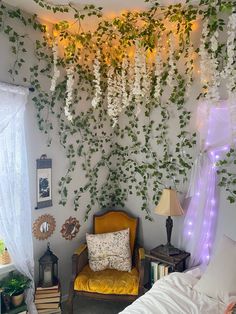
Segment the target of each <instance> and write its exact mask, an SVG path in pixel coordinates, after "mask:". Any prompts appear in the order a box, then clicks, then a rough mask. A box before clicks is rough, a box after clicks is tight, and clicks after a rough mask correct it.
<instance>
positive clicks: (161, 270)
mask: <svg viewBox="0 0 236 314" xmlns="http://www.w3.org/2000/svg"><path fill="white" fill-rule="evenodd" d="M171 272H173V266H170V265H168V264H165V263H162V262H151V285H153V284H154V282H156V281H157V280H158V279H161V278H162V277H164V276H167V275H168V274H169V273H171Z"/></svg>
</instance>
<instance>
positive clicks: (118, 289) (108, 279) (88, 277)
mask: <svg viewBox="0 0 236 314" xmlns="http://www.w3.org/2000/svg"><path fill="white" fill-rule="evenodd" d="M138 288H139V279H138V271H137V269H136V268H132V270H131V272H123V271H122V272H121V271H118V270H114V269H106V270H103V271H99V272H94V271H92V270H91V269H90V267H89V265H86V266H85V267H84V268H83V269H82V271H81V272H80V273H79V275H78V276H77V278H76V280H75V283H74V289H75V290H77V291H86V292H94V293H95V292H96V293H103V294H122V295H138Z"/></svg>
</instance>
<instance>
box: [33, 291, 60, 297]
mask: <svg viewBox="0 0 236 314" xmlns="http://www.w3.org/2000/svg"><path fill="white" fill-rule="evenodd" d="M60 295H61V294H60V292H59V291H52V292H47V293H44V291H42V292H38V291H36V293H35V298H36V299H43V298H55V297H60Z"/></svg>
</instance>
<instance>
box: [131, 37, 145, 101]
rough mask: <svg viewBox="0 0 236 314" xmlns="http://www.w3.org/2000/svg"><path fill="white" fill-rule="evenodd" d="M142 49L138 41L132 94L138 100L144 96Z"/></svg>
mask: <svg viewBox="0 0 236 314" xmlns="http://www.w3.org/2000/svg"><path fill="white" fill-rule="evenodd" d="M141 50H142V49H141V47H140V46H139V44H138V41H136V43H135V56H134V86H133V90H132V93H133V95H134V96H135V98H136V99H137V98H138V97H140V96H143V94H142V87H141V80H142V75H141V73H142V66H143V60H142V51H141Z"/></svg>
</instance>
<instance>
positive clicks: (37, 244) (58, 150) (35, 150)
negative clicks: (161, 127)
mask: <svg viewBox="0 0 236 314" xmlns="http://www.w3.org/2000/svg"><path fill="white" fill-rule="evenodd" d="M21 28H22V27H21V25H17V29H18V31H20V30H21ZM22 32H25V31H23V30H22ZM27 32H28V33H29V34H30V36H33V37H35V32H32V31H31V30H28V31H27ZM26 48H27V54H26V60H27V65H28V66H30V65H31V64H33V63H34V56H33V47H32V43H31V42H30V41H29V42H28V46H27V47H26ZM0 56H1V57H0V81H1V80H2V81H8V82H10V78H9V75H8V69H9V66H10V64H11V63H12V62H13V61H14V57H13V56H12V54H11V53H10V45H9V43H8V41H7V39H6V37H5V36H3V35H2V34H0ZM26 72H27V70H26ZM26 75H27V73H26ZM22 76H24V75H22ZM16 83H19V84H22V82H20V81H19V82H16ZM45 84H48V82H45ZM190 105H191V106H192V108H193V109H194V108H195V107H196V101H195V100H194V97H193V98H192V99H190ZM35 115H36V113H35V110H34V106H33V104H32V102H31V101H30V100H29V102H28V104H27V109H26V117H25V119H26V120H25V121H26V132H27V134H26V137H27V149H28V160H29V173H30V193H31V203H32V222H33V221H34V220H35V219H36V218H37V217H39V216H40V215H42V214H46V213H48V214H52V215H53V216H54V217H55V218H56V224H57V225H56V230H55V232H54V234H53V235H52V237H50V238H49V239H48V240H45V241H38V240H36V239H34V256H35V273H36V278H37V274H38V259H39V257H40V256H41V255H42V254H43V253H44V251H45V250H46V247H47V242H48V241H50V244H51V249H52V251H53V252H54V253H55V254H56V255H57V256H58V257H59V270H60V272H59V277H60V279H61V283H62V287H63V294H64V295H65V294H67V291H68V286H69V278H70V274H71V255H72V253H73V251H74V249H75V248H76V247H77V246H78V245H79V244H80V243H82V242H83V241H84V239H85V233H86V232H87V231H91V223H92V214H91V215H90V218H89V221H88V222H86V223H84V222H83V217H84V211H83V210H81V211H78V212H75V211H74V210H73V205H72V203H70V202H72V200H70V201H69V202H68V204H67V205H66V206H65V207H62V206H59V205H58V200H59V194H58V193H57V189H58V186H57V184H58V181H59V179H60V177H61V176H63V175H64V173H65V171H66V162H67V159H66V157H65V151H64V149H63V148H62V147H61V146H60V144H59V142H58V138H57V137H56V136H55V135H54V136H53V144H52V146H51V147H47V145H46V140H47V139H46V137H45V136H44V135H43V134H42V133H40V131H39V130H38V127H37V124H36V117H35ZM42 154H47V156H48V158H52V160H53V180H52V187H53V206H52V207H50V208H45V209H40V210H35V209H34V207H35V206H36V159H37V158H39V157H40V156H41V155H42ZM77 180H78V182H74V183H72V188H76V186H77V183H79V182H83V176H82V174H81V177H78V178H77ZM185 190H186V186H185V188H184V191H185ZM126 208H127V210H129V211H130V212H131V213H132V214H133V215H135V216H139V217H140V240H141V242H143V244H144V247H145V248H147V249H150V248H153V247H155V246H157V245H159V244H161V243H165V242H166V231H165V218H164V217H161V216H157V215H155V214H153V218H154V221H153V222H149V221H146V220H145V219H144V216H143V215H142V213H141V211H140V204H139V200H138V199H137V198H135V196H133V197H129V199H128V201H127V202H126ZM94 211H96V208H94ZM69 216H73V217H76V218H77V219H79V221H80V223H81V228H80V231H79V234H78V236H77V237H76V239H75V240H72V241H66V240H64V239H63V238H62V237H61V234H60V228H61V226H62V224H63V223H64V221H65V220H66V219H67V218H69ZM182 222H183V217H181V218H176V219H175V218H174V229H173V235H172V242H173V244H174V245H177V243H178V237H179V234H180V232H181V227H182ZM235 223H236V210H235V205H230V204H229V203H228V202H227V201H226V195H225V193H224V191H221V192H220V209H219V221H218V227H217V237H216V239H217V240H218V239H219V238H220V236H221V235H222V234H223V233H226V234H228V235H230V236H232V237H233V238H234V239H236V228H235Z"/></svg>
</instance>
